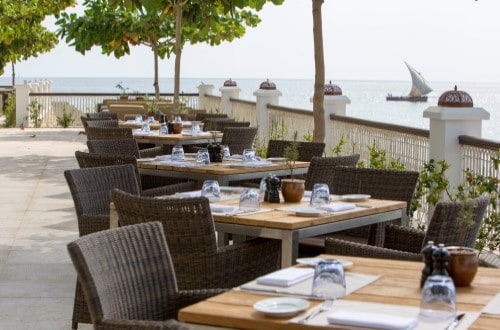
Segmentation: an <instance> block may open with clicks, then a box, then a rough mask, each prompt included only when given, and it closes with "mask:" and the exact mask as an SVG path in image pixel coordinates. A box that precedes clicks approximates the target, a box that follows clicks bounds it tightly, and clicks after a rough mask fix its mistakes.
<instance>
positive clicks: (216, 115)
mask: <svg viewBox="0 0 500 330" xmlns="http://www.w3.org/2000/svg"><path fill="white" fill-rule="evenodd" d="M207 118H227V114H225V113H207V112H200V113H196V120H197V121H205V119H207Z"/></svg>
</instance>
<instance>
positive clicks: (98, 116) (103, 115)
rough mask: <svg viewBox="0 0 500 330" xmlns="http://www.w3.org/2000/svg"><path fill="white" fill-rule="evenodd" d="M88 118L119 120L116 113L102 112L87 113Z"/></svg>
mask: <svg viewBox="0 0 500 330" xmlns="http://www.w3.org/2000/svg"><path fill="white" fill-rule="evenodd" d="M87 118H90V119H94V118H95V119H114V120H118V114H117V113H115V112H109V111H101V112H87Z"/></svg>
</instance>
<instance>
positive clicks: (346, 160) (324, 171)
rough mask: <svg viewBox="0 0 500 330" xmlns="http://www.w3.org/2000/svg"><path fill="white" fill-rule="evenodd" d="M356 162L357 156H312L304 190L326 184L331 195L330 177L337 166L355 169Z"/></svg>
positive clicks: (331, 183)
mask: <svg viewBox="0 0 500 330" xmlns="http://www.w3.org/2000/svg"><path fill="white" fill-rule="evenodd" d="M269 142H271V141H269ZM282 155H283V154H282ZM358 161H359V154H353V155H348V156H338V157H316V156H313V157H312V158H311V159H310V164H309V169H308V170H307V174H306V182H305V187H306V189H307V190H312V188H313V186H314V184H315V183H326V184H327V185H328V187H329V188H330V193H331V194H333V193H334V192H333V190H334V188H335V187H334V186H335V184H334V182H333V178H332V176H333V173H334V171H335V168H336V167H338V166H348V167H355V166H356V164H357V163H358Z"/></svg>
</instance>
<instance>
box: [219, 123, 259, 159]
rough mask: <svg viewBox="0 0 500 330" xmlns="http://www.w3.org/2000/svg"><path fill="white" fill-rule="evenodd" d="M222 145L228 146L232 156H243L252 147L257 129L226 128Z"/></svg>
mask: <svg viewBox="0 0 500 330" xmlns="http://www.w3.org/2000/svg"><path fill="white" fill-rule="evenodd" d="M223 133H224V134H223V135H222V141H221V143H220V144H221V145H228V146H229V150H230V151H231V154H243V150H244V149H248V148H251V147H252V144H253V140H254V139H255V135H257V127H226V128H225V129H224V131H223Z"/></svg>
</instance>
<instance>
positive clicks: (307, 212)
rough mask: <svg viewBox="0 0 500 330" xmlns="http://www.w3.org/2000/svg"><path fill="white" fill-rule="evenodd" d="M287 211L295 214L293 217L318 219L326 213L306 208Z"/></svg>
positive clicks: (294, 208) (293, 208)
mask: <svg viewBox="0 0 500 330" xmlns="http://www.w3.org/2000/svg"><path fill="white" fill-rule="evenodd" d="M287 211H291V212H295V215H296V216H298V217H319V216H322V215H324V214H326V213H328V212H327V211H325V210H319V209H317V208H315V207H308V206H297V207H291V208H288V209H287Z"/></svg>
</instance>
